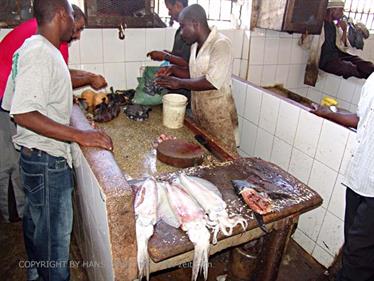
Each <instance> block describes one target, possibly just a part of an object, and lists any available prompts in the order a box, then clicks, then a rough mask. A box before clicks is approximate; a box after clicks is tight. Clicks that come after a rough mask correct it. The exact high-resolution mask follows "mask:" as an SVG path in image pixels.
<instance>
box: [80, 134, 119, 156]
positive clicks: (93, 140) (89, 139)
mask: <svg viewBox="0 0 374 281" xmlns="http://www.w3.org/2000/svg"><path fill="white" fill-rule="evenodd" d="M76 142H77V143H79V144H80V145H82V146H87V147H99V148H103V149H106V150H110V151H113V142H112V139H111V138H110V137H109V136H108V135H107V134H106V133H105V132H104V131H102V130H94V129H92V130H85V131H80V133H79V134H78V135H77V137H76Z"/></svg>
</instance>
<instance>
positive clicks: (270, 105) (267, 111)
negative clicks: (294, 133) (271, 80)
mask: <svg viewBox="0 0 374 281" xmlns="http://www.w3.org/2000/svg"><path fill="white" fill-rule="evenodd" d="M279 104H280V99H279V98H277V97H275V96H273V95H270V94H267V93H263V95H262V103H261V113H260V122H259V127H261V128H263V129H265V130H266V131H268V132H269V133H270V134H272V135H274V133H275V128H276V126H277V120H278V111H279Z"/></svg>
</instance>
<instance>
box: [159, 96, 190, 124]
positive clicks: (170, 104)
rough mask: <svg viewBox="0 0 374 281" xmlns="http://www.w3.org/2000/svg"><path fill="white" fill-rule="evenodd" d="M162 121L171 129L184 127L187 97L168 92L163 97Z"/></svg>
mask: <svg viewBox="0 0 374 281" xmlns="http://www.w3.org/2000/svg"><path fill="white" fill-rule="evenodd" d="M162 102H163V110H162V111H163V113H162V123H163V125H164V126H165V127H167V128H170V129H179V128H181V127H183V121H184V115H185V113H186V106H187V98H186V97H185V96H183V95H179V94H167V95H165V96H164V97H163V98H162Z"/></svg>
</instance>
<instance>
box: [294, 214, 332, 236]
mask: <svg viewBox="0 0 374 281" xmlns="http://www.w3.org/2000/svg"><path fill="white" fill-rule="evenodd" d="M325 214H326V209H324V208H322V207H319V208H317V209H314V210H312V211H309V212H307V213H305V214H302V215H301V216H300V219H299V224H298V227H299V229H300V230H302V231H303V232H304V233H305V234H306V235H307V236H308V237H309V238H310V239H312V240H313V241H317V237H318V234H319V232H320V229H321V226H322V223H323V220H324V218H325Z"/></svg>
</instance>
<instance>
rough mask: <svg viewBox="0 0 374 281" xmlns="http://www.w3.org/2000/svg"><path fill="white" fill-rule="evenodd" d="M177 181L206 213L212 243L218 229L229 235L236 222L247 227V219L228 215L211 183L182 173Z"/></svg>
mask: <svg viewBox="0 0 374 281" xmlns="http://www.w3.org/2000/svg"><path fill="white" fill-rule="evenodd" d="M178 182H179V183H180V184H181V185H182V188H183V189H184V190H185V191H186V192H187V193H188V194H189V195H190V196H191V197H192V198H194V199H195V200H196V201H197V202H198V204H199V205H200V206H201V207H202V208H203V209H204V211H205V212H206V213H207V214H208V217H209V225H210V226H211V227H212V228H213V240H212V243H213V244H216V243H217V236H218V233H219V231H222V233H223V234H224V235H226V236H230V235H231V234H232V231H233V228H234V227H235V226H236V225H238V224H240V225H241V226H242V228H243V230H245V229H246V228H247V221H246V220H245V219H244V218H243V217H242V216H240V215H235V216H233V217H230V216H229V214H228V212H227V209H226V207H227V205H226V203H225V201H224V200H223V199H222V194H221V193H220V192H219V190H218V188H217V187H216V186H215V185H214V184H213V183H211V182H209V181H207V180H204V179H202V178H198V177H192V176H187V175H185V174H183V173H182V174H180V176H179V178H178Z"/></svg>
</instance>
